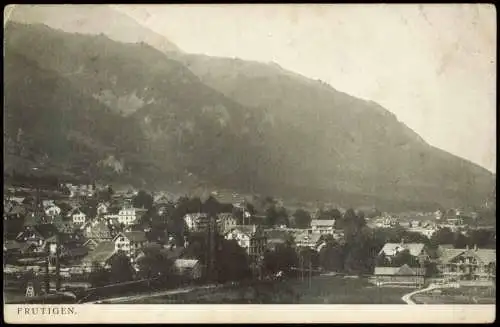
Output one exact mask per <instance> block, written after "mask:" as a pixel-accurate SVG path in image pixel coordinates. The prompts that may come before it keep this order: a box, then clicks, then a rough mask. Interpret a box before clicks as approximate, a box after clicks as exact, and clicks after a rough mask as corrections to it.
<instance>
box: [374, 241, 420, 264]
mask: <svg viewBox="0 0 500 327" xmlns="http://www.w3.org/2000/svg"><path fill="white" fill-rule="evenodd" d="M404 250H408V251H409V252H410V254H411V255H412V256H414V257H416V258H417V259H418V261H419V262H421V263H423V262H425V261H427V260H428V259H429V253H428V252H427V249H426V246H425V244H424V243H405V242H401V243H386V244H385V245H384V247H383V248H382V249H381V250H380V251H379V255H382V254H383V255H385V257H386V258H387V259H389V260H392V259H393V258H394V257H395V256H396V255H398V254H399V253H400V252H401V251H404Z"/></svg>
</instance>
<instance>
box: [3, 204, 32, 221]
mask: <svg viewBox="0 0 500 327" xmlns="http://www.w3.org/2000/svg"><path fill="white" fill-rule="evenodd" d="M3 213H4V217H6V218H11V219H12V218H22V217H24V216H25V215H26V214H27V212H26V209H25V208H24V207H23V205H21V204H18V203H16V202H14V203H12V202H10V203H7V204H6V205H5V206H4V212H3Z"/></svg>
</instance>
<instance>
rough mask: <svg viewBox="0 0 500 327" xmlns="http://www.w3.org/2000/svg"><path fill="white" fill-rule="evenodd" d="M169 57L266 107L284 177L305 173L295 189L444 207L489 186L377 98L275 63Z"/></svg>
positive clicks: (490, 178)
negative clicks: (348, 91)
mask: <svg viewBox="0 0 500 327" xmlns="http://www.w3.org/2000/svg"><path fill="white" fill-rule="evenodd" d="M172 55H173V56H175V57H176V58H177V60H179V61H181V62H183V63H184V64H185V65H186V67H188V68H189V69H190V70H191V71H192V72H193V73H195V74H196V75H197V76H198V77H200V79H201V80H202V81H203V82H204V83H205V84H207V85H210V86H212V87H213V88H214V89H216V90H218V91H220V92H221V93H223V94H225V95H226V96H228V97H230V98H232V99H234V100H236V101H238V102H239V103H241V104H243V105H246V106H249V107H254V108H264V111H265V112H267V113H268V114H269V115H270V116H271V118H270V119H271V120H272V121H274V122H276V124H277V125H276V130H277V132H276V135H275V137H276V138H277V139H279V141H277V142H272V141H270V144H277V145H279V147H280V148H281V149H284V151H285V152H286V153H283V158H284V159H283V162H289V163H291V162H293V164H292V165H290V168H291V169H292V170H291V171H290V172H289V175H296V176H301V175H302V176H304V179H303V180H299V181H297V187H300V186H305V185H308V184H309V185H311V184H315V185H316V186H317V187H319V188H322V189H328V190H332V189H337V190H338V191H339V192H340V193H344V192H352V193H356V194H366V195H367V196H370V195H374V194H376V195H378V196H381V197H385V198H392V199H394V200H395V201H398V200H401V201H404V200H410V201H412V200H416V199H419V201H422V200H423V201H426V202H429V203H432V202H433V201H438V202H444V203H447V204H448V205H453V204H454V205H464V204H465V203H478V201H479V202H480V201H483V200H484V199H485V198H486V197H487V196H488V195H489V194H490V193H489V192H491V190H492V189H493V188H494V187H495V176H494V175H493V174H492V173H490V172H489V171H487V170H486V169H484V168H482V167H480V166H478V165H476V164H474V163H471V162H469V161H467V160H464V159H462V158H458V157H456V156H454V155H452V154H450V153H447V152H445V151H443V150H440V149H437V148H435V147H432V146H431V145H429V144H427V143H426V142H425V141H424V140H423V139H422V138H421V137H420V136H419V135H418V134H416V133H415V132H414V131H413V130H411V129H410V128H408V127H407V126H406V125H404V124H403V123H401V122H399V121H398V120H397V118H396V116H395V115H393V114H392V113H391V112H389V111H388V110H386V109H385V108H383V107H381V106H380V105H378V104H377V103H374V102H372V101H364V100H361V99H357V98H354V97H352V96H349V95H347V94H345V93H342V92H340V91H337V90H335V89H334V88H332V87H331V86H329V85H328V84H326V83H323V82H321V81H315V80H311V79H308V78H305V77H303V76H301V75H298V74H295V73H292V72H289V71H286V70H284V69H283V68H281V67H280V66H279V65H277V64H274V63H271V64H266V63H258V62H249V61H243V60H239V59H229V58H214V57H208V56H203V55H190V54H172ZM256 110H257V109H256ZM278 125H279V126H278ZM283 144H286V145H283ZM298 149H300V156H297V153H298V152H299V151H297V150H298ZM304 171H307V173H305V174H304V173H303V172H304Z"/></svg>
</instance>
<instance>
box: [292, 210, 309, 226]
mask: <svg viewBox="0 0 500 327" xmlns="http://www.w3.org/2000/svg"><path fill="white" fill-rule="evenodd" d="M293 218H294V225H295V227H296V228H309V227H311V215H310V214H309V213H308V212H307V211H305V210H303V209H297V210H296V211H295V212H294V214H293Z"/></svg>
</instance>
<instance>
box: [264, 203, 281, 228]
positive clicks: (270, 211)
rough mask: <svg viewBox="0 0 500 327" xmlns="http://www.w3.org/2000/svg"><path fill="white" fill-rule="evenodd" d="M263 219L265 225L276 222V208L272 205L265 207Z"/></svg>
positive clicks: (272, 224) (271, 224)
mask: <svg viewBox="0 0 500 327" xmlns="http://www.w3.org/2000/svg"><path fill="white" fill-rule="evenodd" d="M265 219H266V225H267V226H274V225H276V222H277V221H278V211H277V210H276V207H275V206H274V205H273V206H271V207H269V208H267V209H266V218H265Z"/></svg>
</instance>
